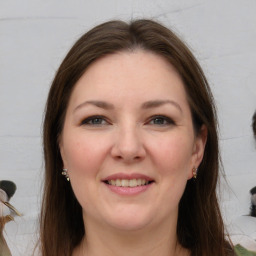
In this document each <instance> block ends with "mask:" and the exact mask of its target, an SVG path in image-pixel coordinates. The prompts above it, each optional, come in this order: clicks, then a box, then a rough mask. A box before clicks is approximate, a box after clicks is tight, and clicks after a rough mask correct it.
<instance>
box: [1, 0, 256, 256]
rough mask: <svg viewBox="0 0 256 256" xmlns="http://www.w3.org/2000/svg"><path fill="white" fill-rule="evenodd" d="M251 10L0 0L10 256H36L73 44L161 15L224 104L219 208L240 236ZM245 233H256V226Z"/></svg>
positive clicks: (240, 2) (225, 1)
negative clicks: (47, 163)
mask: <svg viewBox="0 0 256 256" xmlns="http://www.w3.org/2000/svg"><path fill="white" fill-rule="evenodd" d="M255 13H256V1H255V0H232V1H230V0H215V1H210V0H189V1H188V0H173V1H172V0H108V1H106V0H84V1H83V0H72V1H71V0H51V1H50V0H22V1H19V0H9V1H6V0H0V180H12V181H13V182H15V183H16V185H17V191H16V194H15V195H14V196H13V198H12V199H11V203H12V204H13V205H14V206H15V207H16V208H17V209H18V210H19V211H20V212H22V213H23V217H17V218H16V219H15V222H10V223H8V224H7V225H6V231H5V237H6V240H7V242H8V243H9V245H10V248H11V250H12V252H13V255H14V256H16V255H17V256H18V255H31V254H32V248H33V247H34V246H35V242H36V239H37V231H38V214H39V208H40V200H41V191H42V181H43V171H44V168H43V158H42V139H41V135H42V120H43V113H44V105H45V101H46V97H47V93H48V90H49V87H50V84H51V81H52V79H53V77H54V74H55V72H56V70H57V68H58V66H59V64H60V63H61V61H62V59H63V58H64V56H65V54H66V53H67V51H68V50H69V48H70V47H71V46H72V44H73V43H74V42H75V41H76V40H77V39H78V38H79V37H80V36H81V35H82V34H83V33H84V32H85V31H87V30H88V29H90V28H92V27H93V26H95V25H97V24H99V23H101V22H104V21H107V20H109V19H123V20H126V21H129V20H131V19H135V18H153V19H156V20H158V21H160V22H162V23H163V24H164V25H166V26H168V27H169V28H172V29H173V30H174V31H175V32H176V33H177V34H178V35H179V36H181V38H183V39H184V40H185V41H186V42H187V44H188V45H189V46H190V48H191V49H192V51H193V53H194V54H195V56H196V57H197V58H198V60H199V62H200V63H201V65H202V67H203V69H204V71H205V73H206V76H207V78H208V80H209V83H210V85H211V88H212V91H213V94H214V96H215V99H216V103H217V107H218V114H219V123H220V145H221V154H222V158H223V166H224V171H225V175H224V177H222V180H221V183H220V185H221V186H220V200H221V207H222V211H223V214H224V217H225V222H226V224H227V227H228V230H230V231H231V232H237V230H236V231H234V223H238V222H239V220H241V219H240V217H241V216H243V215H247V214H249V207H250V195H249V190H250V189H251V188H252V187H254V186H256V143H255V141H254V138H253V133H252V129H251V118H252V115H253V113H254V111H255V110H256V14H255ZM56 171H60V170H56ZM225 179H226V181H225ZM246 225H247V224H246ZM241 232H245V233H246V232H247V233H250V234H252V233H253V234H254V235H255V236H256V227H253V226H252V225H251V224H248V227H247V228H245V229H243V230H241ZM250 234H249V235H250Z"/></svg>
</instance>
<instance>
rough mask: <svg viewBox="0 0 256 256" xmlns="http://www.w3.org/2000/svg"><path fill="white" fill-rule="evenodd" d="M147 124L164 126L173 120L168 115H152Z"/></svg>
mask: <svg viewBox="0 0 256 256" xmlns="http://www.w3.org/2000/svg"><path fill="white" fill-rule="evenodd" d="M149 124H152V125H159V126H165V125H170V124H174V122H173V120H172V119H170V118H169V117H166V116H153V117H152V118H151V119H150V121H149Z"/></svg>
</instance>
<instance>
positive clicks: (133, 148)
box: [41, 20, 233, 256]
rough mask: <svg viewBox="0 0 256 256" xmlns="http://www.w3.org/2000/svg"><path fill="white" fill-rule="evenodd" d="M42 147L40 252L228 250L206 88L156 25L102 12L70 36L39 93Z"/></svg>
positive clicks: (178, 45)
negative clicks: (44, 94) (44, 92)
mask: <svg viewBox="0 0 256 256" xmlns="http://www.w3.org/2000/svg"><path fill="white" fill-rule="evenodd" d="M44 155H45V169H46V176H45V190H44V200H43V208H42V215H41V250H42V255H45V256H46V255H54V256H57V255H73V256H76V255H86V256H90V255H198V256H203V255H207V256H216V255H222V256H224V255H233V250H232V247H231V245H230V244H229V243H228V242H227V241H226V239H225V234H224V226H223V220H222V217H221V213H220V209H219V205H218V201H217V197H216V184H217V181H218V175H219V150H218V138H217V132H216V113H215V108H214V103H213V98H212V94H211V91H210V89H209V86H208V83H207V80H206V78H205V76H204V74H203V71H202V69H201V68H200V66H199V64H198V62H197V61H196V59H195V58H194V56H193V55H192V53H191V52H190V51H189V49H188V48H187V47H186V46H185V44H184V43H183V42H182V41H181V40H180V39H179V38H178V37H177V36H176V35H175V34H173V32H171V31H170V30H168V29H167V28H165V27H164V26H162V25H160V24H158V23H156V22H154V21H150V20H137V21H133V22H131V23H130V24H127V23H125V22H122V21H111V22H107V23H104V24H102V25H99V26H97V27H95V28H94V29H92V30H91V31H89V32H88V33H86V34H85V35H83V36H82V37H81V38H80V39H79V40H78V41H77V42H76V43H75V45H74V46H73V47H72V49H71V50H70V52H69V53H68V54H67V56H66V58H65V59H64V61H63V62H62V64H61V66H60V68H59V70H58V72H57V74H56V76H55V79H54V81H53V83H52V86H51V89H50V92H49V96H48V101H47V105H46V113H45V121H44ZM61 174H62V175H64V177H61Z"/></svg>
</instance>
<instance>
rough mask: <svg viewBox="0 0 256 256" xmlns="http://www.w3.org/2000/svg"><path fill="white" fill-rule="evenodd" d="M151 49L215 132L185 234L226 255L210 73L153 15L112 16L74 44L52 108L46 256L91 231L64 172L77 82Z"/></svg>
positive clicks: (65, 251) (181, 229) (185, 202)
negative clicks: (109, 59) (65, 132)
mask: <svg viewBox="0 0 256 256" xmlns="http://www.w3.org/2000/svg"><path fill="white" fill-rule="evenodd" d="M136 49H143V50H145V51H149V52H153V53H155V54H158V55H160V56H162V57H163V58H165V59H166V60H167V61H168V62H169V63H170V64H171V65H172V66H174V67H175V68H176V70H177V72H178V73H179V74H180V76H181V78H182V80H183V83H184V86H185V90H186V94H187V99H188V102H189V106H190V109H191V113H192V118H193V124H194V129H195V131H196V132H199V131H200V127H201V126H202V125H203V124H204V125H205V126H206V127H207V129H208V137H207V143H206V147H205V153H204V158H203V160H202V163H201V165H200V166H199V171H198V176H197V180H196V181H194V180H189V181H188V182H187V186H186V189H185V192H184V194H183V196H182V198H181V201H180V204H179V216H178V223H177V236H178V240H179V242H180V244H181V245H182V246H183V247H185V248H188V249H189V250H190V251H191V252H192V255H197V256H206V255H207V256H216V255H218V256H226V255H228V253H229V251H230V250H231V246H229V244H228V243H227V242H226V241H225V234H224V225H223V220H222V217H221V213H220V209H219V204H218V200H217V196H216V185H217V181H218V175H219V146H218V135H217V124H216V122H217V121H216V111H215V107H214V101H213V97H212V94H211V91H210V88H209V86H208V83H207V80H206V78H205V75H204V73H203V71H202V69H201V67H200V65H199V64H198V62H197V60H196V59H195V57H194V56H193V54H192V53H191V52H190V50H189V49H188V47H187V46H186V45H185V44H184V43H183V42H182V41H181V40H180V39H179V38H178V37H177V36H176V35H175V34H174V33H173V32H172V31H170V30H169V29H167V28H166V27H164V26H162V25H161V24H159V23H157V22H155V21H152V20H135V21H132V22H131V23H129V24H128V23H125V22H123V21H109V22H106V23H103V24H101V25H99V26H97V27H95V28H93V29H92V30H90V31H89V32H87V33H86V34H84V35H83V36H82V37H81V38H80V39H79V40H78V41H77V42H76V43H75V44H74V46H73V47H72V48H71V50H70V51H69V52H68V54H67V56H66V57H65V59H64V60H63V62H62V64H61V65H60V67H59V69H58V71H57V73H56V76H55V78H54V80H53V83H52V86H51V89H50V92H49V95H48V100H47V104H46V110H45V120H44V126H43V144H44V157H45V185H44V193H43V203H42V212H41V222H40V225H41V226H40V227H41V232H40V236H41V237H40V240H41V251H42V255H43V256H48V255H55V256H65V255H67V256H69V255H71V254H72V251H73V249H74V248H75V247H76V246H77V245H78V244H79V243H80V242H81V240H82V238H83V237H84V236H85V235H86V230H84V225H83V218H82V209H81V206H80V205H79V203H78V202H77V200H76V198H75V196H74V194H73V191H72V189H71V186H70V184H69V183H68V182H67V181H66V180H65V179H64V178H63V177H62V176H61V170H62V168H63V163H62V159H61V156H60V150H59V145H58V140H59V136H60V134H61V132H62V128H63V124H64V119H65V114H66V110H67V105H68V102H69V98H70V95H71V93H72V90H73V89H74V86H75V85H76V83H77V81H78V80H79V78H80V77H81V76H82V75H83V74H84V72H85V71H86V69H87V68H88V66H89V65H90V64H92V63H93V62H94V61H95V60H97V59H99V58H101V57H103V56H106V55H109V54H113V53H116V52H120V51H133V50H136Z"/></svg>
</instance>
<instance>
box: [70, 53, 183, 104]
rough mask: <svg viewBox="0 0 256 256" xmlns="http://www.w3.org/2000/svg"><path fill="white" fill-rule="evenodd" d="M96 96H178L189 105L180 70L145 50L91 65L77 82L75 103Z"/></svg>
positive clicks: (107, 57)
mask: <svg viewBox="0 0 256 256" xmlns="http://www.w3.org/2000/svg"><path fill="white" fill-rule="evenodd" d="M94 97H100V98H101V97H103V98H106V97H108V98H109V99H116V100H117V99H122V100H123V99H124V98H126V99H140V100H142V101H143V100H144V101H146V100H148V98H150V97H155V98H162V97H174V98H177V99H178V100H180V101H181V102H183V103H185V102H187V100H186V92H185V89H184V84H183V82H182V79H181V78H180V75H179V74H178V72H177V71H176V69H175V68H174V67H173V66H172V65H171V64H170V63H169V62H168V61H167V60H166V59H164V58H163V57H162V56H159V55H157V54H154V53H151V52H148V51H144V50H135V51H133V52H128V51H127V52H126V51H125V52H119V53H115V54H111V55H107V56H105V57H102V58H100V59H98V60H97V61H95V62H94V63H93V64H91V65H90V66H89V67H88V69H87V70H86V71H85V73H84V74H83V75H82V77H81V78H80V79H79V80H78V82H77V83H76V85H75V88H74V90H73V93H72V96H71V101H75V102H77V101H81V100H82V99H83V98H89V99H90V98H94Z"/></svg>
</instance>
